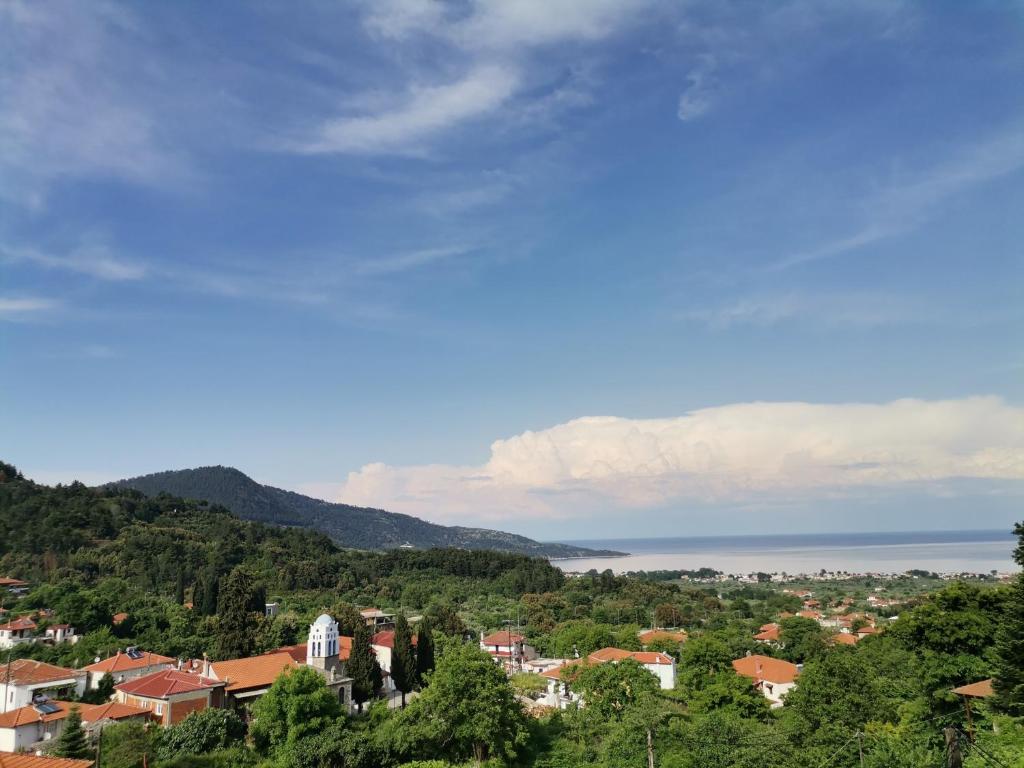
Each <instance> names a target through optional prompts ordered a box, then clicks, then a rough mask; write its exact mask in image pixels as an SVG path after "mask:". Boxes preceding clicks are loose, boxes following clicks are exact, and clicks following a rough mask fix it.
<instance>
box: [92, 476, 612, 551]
mask: <svg viewBox="0 0 1024 768" xmlns="http://www.w3.org/2000/svg"><path fill="white" fill-rule="evenodd" d="M111 485H114V486H120V487H126V488H134V489H136V490H139V491H142V492H143V493H145V494H146V495H147V496H155V495H157V494H160V493H169V494H171V495H172V496H181V497H183V498H188V499H203V500H206V501H209V502H212V503H214V504H220V505H221V506H224V507H227V508H228V509H230V510H231V511H232V512H234V513H235V514H236V515H238V516H239V517H241V518H244V519H246V520H258V521H260V522H264V523H272V524H274V525H285V526H295V527H299V528H315V529H317V530H320V531H323V532H324V533H326V534H327V535H328V536H330V537H331V538H332V539H334V541H335V542H337V543H338V544H340V545H341V546H343V547H352V548H354V549H393V548H396V547H401V546H402V545H404V544H411V545H412V546H414V547H417V548H429V547H460V548H463V549H494V550H499V551H502V552H518V553H522V554H527V555H538V556H542V557H597V556H602V555H608V556H612V555H621V554H623V553H622V552H613V551H611V550H593V549H587V548H586V547H574V546H570V545H568V544H552V543H542V542H538V541H534V540H533V539H528V538H526V537H525V536H517V535H516V534H513V533H504V532H503V531H492V530H488V529H486V528H465V527H462V526H446V525H437V524H435V523H428V522H427V521H426V520H420V519H419V518H417V517H412V516H411V515H402V514H399V513H397V512H386V511H384V510H383V509H372V508H369V507H353V506H350V505H348V504H333V503H331V502H327V501H323V500H321V499H314V498H311V497H309V496H303V495H302V494H301V493H293V492H292V491H284V490H282V489H280V488H274V487H272V486H269V485H261V484H260V483H257V482H256V481H255V480H253V479H252V478H251V477H248V476H247V475H245V474H244V473H242V472H239V471H238V470H237V469H234V468H232V467H199V468H197V469H182V470H175V471H169V472H157V473H155V474H152V475H143V476H142V477H133V478H130V479H128V480H119V481H117V482H116V483H111Z"/></svg>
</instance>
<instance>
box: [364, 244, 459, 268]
mask: <svg viewBox="0 0 1024 768" xmlns="http://www.w3.org/2000/svg"><path fill="white" fill-rule="evenodd" d="M470 250H472V249H471V248H470V247H468V246H465V245H455V246H446V247H441V248H421V249H419V250H416V251H409V252H408V253H398V254H394V255H391V256H381V257H378V258H376V259H367V260H366V261H364V262H362V263H361V264H359V265H358V267H357V268H356V271H357V272H359V274H361V275H394V274H398V273H400V272H408V271H409V270H412V269H419V268H421V267H427V266H430V265H432V264H438V263H440V262H444V261H448V260H449V259H452V258H455V257H456V256H462V255H464V254H466V253H469V251H470Z"/></svg>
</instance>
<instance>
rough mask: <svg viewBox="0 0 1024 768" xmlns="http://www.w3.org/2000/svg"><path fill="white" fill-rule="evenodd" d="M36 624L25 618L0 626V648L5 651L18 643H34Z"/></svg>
mask: <svg viewBox="0 0 1024 768" xmlns="http://www.w3.org/2000/svg"><path fill="white" fill-rule="evenodd" d="M35 631H36V623H35V622H34V621H32V619H30V618H28V617H27V616H22V617H21V618H18V619H11V620H10V621H8V622H7V623H6V624H0V648H3V649H4V650H7V649H8V648H13V647H14V646H16V645H19V644H20V643H34V642H35V639H36V638H35Z"/></svg>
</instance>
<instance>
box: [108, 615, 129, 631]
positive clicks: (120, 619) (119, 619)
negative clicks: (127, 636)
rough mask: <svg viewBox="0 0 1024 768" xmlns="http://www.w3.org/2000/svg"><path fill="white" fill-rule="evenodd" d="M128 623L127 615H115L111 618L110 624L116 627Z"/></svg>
mask: <svg viewBox="0 0 1024 768" xmlns="http://www.w3.org/2000/svg"><path fill="white" fill-rule="evenodd" d="M126 621H128V614H127V613H123V612H122V613H115V614H114V615H113V616H111V617H110V623H111V624H113V625H114V626H115V627H117V626H120V625H121V624H124V623H125V622H126Z"/></svg>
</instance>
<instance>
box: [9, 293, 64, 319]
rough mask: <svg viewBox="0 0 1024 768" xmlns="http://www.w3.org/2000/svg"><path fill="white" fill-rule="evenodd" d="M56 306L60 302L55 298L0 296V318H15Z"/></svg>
mask: <svg viewBox="0 0 1024 768" xmlns="http://www.w3.org/2000/svg"><path fill="white" fill-rule="evenodd" d="M58 306H60V302H58V301H57V300H55V299H46V298H39V297H18V298H16V297H12V296H0V318H14V319H17V318H19V317H24V316H26V315H31V314H35V313H39V312H46V311H48V310H51V309H56V308H57V307H58Z"/></svg>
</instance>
